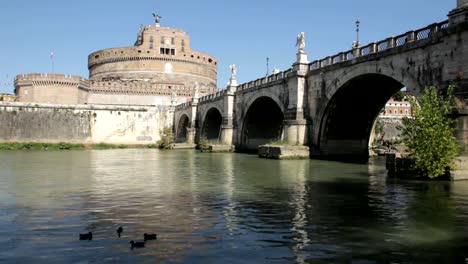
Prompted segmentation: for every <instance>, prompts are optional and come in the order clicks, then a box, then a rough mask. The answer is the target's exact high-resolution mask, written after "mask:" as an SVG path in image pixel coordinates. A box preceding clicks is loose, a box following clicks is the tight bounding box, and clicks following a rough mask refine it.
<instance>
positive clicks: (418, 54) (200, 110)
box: [174, 0, 468, 158]
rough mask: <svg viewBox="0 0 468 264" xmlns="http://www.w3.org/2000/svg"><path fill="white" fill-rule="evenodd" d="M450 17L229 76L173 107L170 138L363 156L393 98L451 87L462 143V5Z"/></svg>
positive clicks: (465, 54)
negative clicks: (249, 76)
mask: <svg viewBox="0 0 468 264" xmlns="http://www.w3.org/2000/svg"><path fill="white" fill-rule="evenodd" d="M448 17H449V19H448V20H447V21H443V22H440V23H434V24H431V25H429V26H427V27H424V28H421V29H417V30H411V31H408V32H405V33H404V34H401V35H397V36H392V37H389V38H387V39H384V40H382V41H378V42H375V43H370V44H368V45H356V46H355V47H353V49H351V50H348V51H345V52H340V53H338V54H335V55H333V56H328V57H326V58H323V59H320V60H315V61H312V62H309V61H308V60H307V54H306V53H305V52H304V51H303V50H302V49H299V50H298V53H297V60H296V62H295V63H294V64H293V65H292V68H290V69H288V70H286V71H283V72H279V73H276V74H272V75H268V76H266V77H263V78H260V79H257V80H254V81H251V82H248V83H244V84H240V85H238V84H237V82H236V78H235V77H236V76H235V71H234V72H233V73H234V74H233V75H232V77H231V80H230V83H229V85H228V87H227V88H226V89H224V90H221V91H219V92H217V93H215V94H211V95H208V96H204V97H200V98H198V97H197V96H195V97H194V99H193V100H192V101H190V102H188V103H185V104H182V105H178V106H176V109H175V113H174V130H175V133H176V141H177V142H189V143H191V142H197V141H198V140H199V139H200V138H201V137H206V138H207V139H208V140H214V141H218V142H219V143H220V144H226V145H234V146H235V147H236V149H240V150H242V149H244V150H254V149H257V148H258V146H259V145H262V144H265V143H268V142H271V141H283V142H285V143H288V144H297V145H308V146H309V147H310V150H311V154H312V155H318V156H322V157H325V158H326V157H333V156H353V157H356V156H365V157H367V155H368V145H369V138H370V134H371V130H372V127H373V123H374V121H375V119H376V117H377V116H378V114H379V112H380V111H381V109H382V107H383V106H384V105H385V102H386V101H387V100H388V99H389V98H390V97H391V95H392V94H393V93H395V92H396V91H399V90H400V89H401V88H403V87H406V89H407V91H408V92H410V93H412V94H415V95H416V96H417V95H419V94H420V92H421V90H422V89H423V88H424V87H426V86H429V85H435V86H437V87H438V88H439V89H441V90H444V89H446V88H447V87H448V85H450V84H455V85H457V87H458V88H457V94H456V95H457V97H458V98H459V99H460V105H459V109H458V110H459V116H458V121H459V122H458V123H459V126H460V128H461V129H460V130H459V135H458V136H459V139H460V140H462V141H463V142H465V143H466V141H467V138H468V133H466V132H465V131H464V127H465V126H466V127H468V118H466V117H465V115H464V113H466V112H467V111H466V110H465V108H466V107H465V99H467V98H468V78H467V77H468V0H458V6H457V8H455V9H454V10H453V11H451V12H450V13H449V15H448ZM465 124H466V125H465ZM467 130H468V129H467Z"/></svg>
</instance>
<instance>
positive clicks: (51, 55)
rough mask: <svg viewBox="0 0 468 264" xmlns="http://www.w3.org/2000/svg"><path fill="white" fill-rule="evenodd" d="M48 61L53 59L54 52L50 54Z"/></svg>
mask: <svg viewBox="0 0 468 264" xmlns="http://www.w3.org/2000/svg"><path fill="white" fill-rule="evenodd" d="M50 59H51V60H53V59H54V52H53V51H51V52H50Z"/></svg>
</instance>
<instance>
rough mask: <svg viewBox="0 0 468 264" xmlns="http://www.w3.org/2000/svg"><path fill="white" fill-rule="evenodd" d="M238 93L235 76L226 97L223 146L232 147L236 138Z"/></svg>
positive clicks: (222, 130) (222, 135)
mask: <svg viewBox="0 0 468 264" xmlns="http://www.w3.org/2000/svg"><path fill="white" fill-rule="evenodd" d="M236 91H237V81H236V78H235V76H231V79H230V81H229V85H228V87H227V91H226V94H225V95H224V109H223V124H222V125H221V136H220V139H221V144H223V145H232V143H233V137H234V122H233V117H234V96H235V93H236Z"/></svg>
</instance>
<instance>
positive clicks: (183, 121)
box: [175, 114, 190, 143]
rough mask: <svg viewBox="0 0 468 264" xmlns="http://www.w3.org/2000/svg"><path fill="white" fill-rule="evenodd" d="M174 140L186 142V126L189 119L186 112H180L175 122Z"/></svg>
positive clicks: (188, 123)
mask: <svg viewBox="0 0 468 264" xmlns="http://www.w3.org/2000/svg"><path fill="white" fill-rule="evenodd" d="M176 124H177V126H176V130H175V142H176V143H184V142H187V128H188V127H190V119H189V117H188V116H187V115H186V114H182V115H181V116H180V118H179V120H178V122H177V123H176Z"/></svg>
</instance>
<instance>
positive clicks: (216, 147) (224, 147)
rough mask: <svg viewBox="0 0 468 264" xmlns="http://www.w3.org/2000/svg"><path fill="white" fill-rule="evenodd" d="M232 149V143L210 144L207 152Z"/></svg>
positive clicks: (229, 150) (230, 150)
mask: <svg viewBox="0 0 468 264" xmlns="http://www.w3.org/2000/svg"><path fill="white" fill-rule="evenodd" d="M232 151H234V146H232V145H210V146H209V147H208V152H232Z"/></svg>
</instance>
